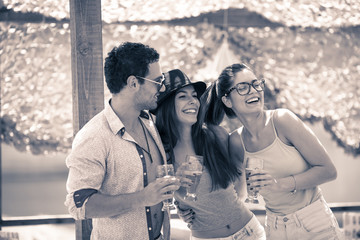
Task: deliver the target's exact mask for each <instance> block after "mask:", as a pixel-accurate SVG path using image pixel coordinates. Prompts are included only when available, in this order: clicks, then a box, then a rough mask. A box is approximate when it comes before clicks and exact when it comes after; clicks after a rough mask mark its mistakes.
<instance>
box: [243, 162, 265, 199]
mask: <svg viewBox="0 0 360 240" xmlns="http://www.w3.org/2000/svg"><path fill="white" fill-rule="evenodd" d="M263 165H264V161H263V160H262V159H260V158H255V157H250V158H247V159H246V162H245V172H246V177H247V178H248V177H249V176H250V175H251V172H252V171H254V170H257V169H263ZM247 192H248V196H247V198H246V200H245V202H246V203H255V204H258V203H259V200H258V199H257V198H258V196H259V191H258V190H255V189H250V186H249V185H248V184H247Z"/></svg>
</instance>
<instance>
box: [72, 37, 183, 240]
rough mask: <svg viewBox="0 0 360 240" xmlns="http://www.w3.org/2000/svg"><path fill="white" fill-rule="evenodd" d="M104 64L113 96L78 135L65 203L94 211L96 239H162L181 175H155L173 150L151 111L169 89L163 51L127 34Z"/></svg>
mask: <svg viewBox="0 0 360 240" xmlns="http://www.w3.org/2000/svg"><path fill="white" fill-rule="evenodd" d="M104 70H105V79H106V83H107V87H108V88H109V90H110V92H111V94H112V98H111V99H110V101H109V102H108V103H107V104H106V106H105V109H104V110H103V111H102V112H100V113H99V114H97V115H96V116H94V117H93V118H92V119H91V120H90V121H89V122H88V123H87V124H86V125H85V126H84V127H83V128H82V129H81V130H80V131H79V132H78V133H77V135H76V137H75V139H74V141H73V148H72V152H71V153H70V155H69V156H68V157H67V159H66V164H67V167H68V168H69V176H68V180H67V191H68V195H67V197H66V201H65V205H66V206H67V207H68V209H69V212H70V214H71V215H72V216H73V217H74V218H75V219H86V218H92V219H93V220H92V221H93V230H92V233H91V239H101V240H104V239H121V240H122V239H131V240H136V239H151V240H153V239H162V238H163V236H162V235H161V233H160V231H161V226H162V223H163V221H164V225H165V223H167V224H168V223H169V222H168V218H167V217H166V215H164V213H163V212H162V211H161V207H162V203H161V202H162V201H163V200H165V199H169V198H172V195H171V194H168V192H169V191H175V190H177V189H178V188H179V185H180V182H179V181H178V180H176V179H171V178H170V179H156V166H158V165H160V164H164V161H166V156H165V152H164V149H163V146H162V144H161V140H160V137H159V135H158V132H157V130H156V128H155V125H154V123H153V121H152V118H151V116H150V115H149V113H148V112H147V111H144V110H150V109H154V108H156V107H157V97H158V95H159V92H160V91H164V89H165V87H164V85H163V81H164V76H163V75H162V73H161V70H160V64H159V54H158V53H157V52H156V50H155V49H153V48H150V47H148V46H146V45H143V44H141V43H129V42H126V43H123V44H121V45H120V46H119V47H115V48H114V49H113V50H112V51H111V52H109V54H108V56H107V58H106V59H105V66H104ZM164 219H165V220H164Z"/></svg>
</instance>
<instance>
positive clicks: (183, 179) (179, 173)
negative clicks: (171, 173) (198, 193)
mask: <svg viewBox="0 0 360 240" xmlns="http://www.w3.org/2000/svg"><path fill="white" fill-rule="evenodd" d="M185 164H186V163H183V164H181V165H180V166H179V167H178V168H177V169H176V177H177V178H178V179H180V184H181V186H182V187H185V188H188V187H190V186H191V185H192V184H193V180H192V179H191V178H190V177H189V176H191V175H192V172H191V171H189V170H186V165H185Z"/></svg>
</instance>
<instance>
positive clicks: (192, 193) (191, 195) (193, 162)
mask: <svg viewBox="0 0 360 240" xmlns="http://www.w3.org/2000/svg"><path fill="white" fill-rule="evenodd" d="M185 170H186V171H187V173H189V175H188V174H187V177H188V178H190V179H191V181H192V184H191V185H190V186H189V187H187V188H186V195H185V197H184V199H185V200H190V201H196V200H197V196H196V189H197V187H198V185H199V182H200V178H201V175H202V171H203V157H202V156H198V155H195V156H190V155H187V156H186V162H185Z"/></svg>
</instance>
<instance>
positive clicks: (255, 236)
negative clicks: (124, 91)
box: [155, 69, 265, 240]
mask: <svg viewBox="0 0 360 240" xmlns="http://www.w3.org/2000/svg"><path fill="white" fill-rule="evenodd" d="M165 77H166V78H165V86H166V90H165V91H164V92H162V93H160V96H159V99H158V108H157V109H156V111H155V112H156V126H157V128H158V130H159V133H160V136H161V139H162V141H163V144H164V148H165V151H166V152H167V154H168V157H169V162H171V163H172V164H174V167H175V170H176V172H177V174H179V175H180V176H181V175H182V174H181V172H182V170H181V169H182V167H181V166H182V163H184V162H185V159H186V155H190V156H191V155H201V156H203V165H204V168H203V171H202V175H201V177H200V180H199V185H198V187H197V189H196V195H197V200H196V201H192V200H189V199H184V197H185V195H186V190H185V189H186V186H188V185H189V182H187V181H183V180H184V178H186V177H182V184H183V187H181V188H180V189H179V191H176V192H175V195H174V197H175V200H176V201H177V205H178V214H179V216H180V217H181V218H182V219H183V220H184V221H185V222H187V223H188V227H189V228H190V230H191V237H190V239H191V240H200V239H201V240H205V239H209V240H210V239H216V240H264V239H265V231H264V228H263V226H261V224H260V222H259V221H258V220H257V218H256V217H255V216H254V214H253V213H252V212H251V211H250V210H249V209H248V208H247V207H245V205H244V203H243V202H242V201H241V197H242V195H243V193H244V191H243V188H241V187H243V186H245V184H239V172H238V170H237V168H236V165H234V164H233V162H232V161H231V159H229V155H228V137H229V134H228V133H227V132H226V131H225V130H224V129H223V128H221V127H219V126H212V125H209V124H207V123H206V122H199V121H198V120H197V119H198V112H199V108H200V109H201V106H200V102H199V98H200V96H201V94H202V93H203V92H204V91H205V88H206V84H205V83H204V82H191V81H190V79H189V78H188V77H187V76H186V74H185V73H184V72H182V71H181V70H179V69H174V70H171V71H169V72H167V73H165ZM189 180H190V179H189ZM191 180H192V181H194V180H193V179H191ZM234 182H236V183H237V184H236V186H235V184H234ZM190 185H191V184H190Z"/></svg>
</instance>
